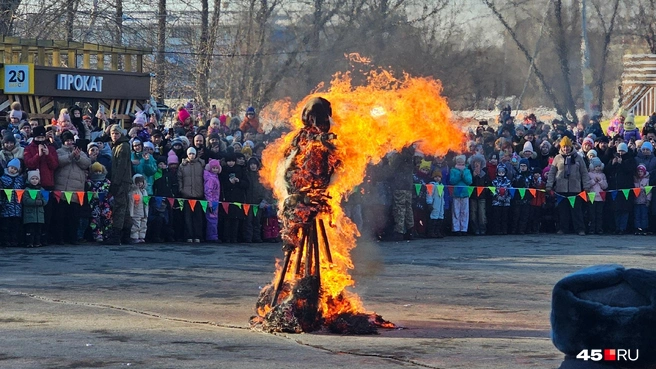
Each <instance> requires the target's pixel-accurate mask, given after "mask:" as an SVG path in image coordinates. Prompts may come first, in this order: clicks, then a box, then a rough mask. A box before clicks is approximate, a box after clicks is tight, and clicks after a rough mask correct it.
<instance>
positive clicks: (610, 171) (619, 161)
mask: <svg viewBox="0 0 656 369" xmlns="http://www.w3.org/2000/svg"><path fill="white" fill-rule="evenodd" d="M628 151H629V148H628V146H627V144H626V143H624V142H622V143H620V144H619V145H617V152H616V153H615V154H614V156H613V159H612V160H611V161H610V162H609V163H608V164H606V168H605V170H604V172H605V173H606V175H607V179H608V190H609V191H610V190H616V191H620V190H623V189H629V188H633V187H634V182H633V175H632V174H635V173H636V167H637V166H638V163H637V162H636V159H635V158H634V157H633V154H631V153H629V152H628ZM628 173H630V174H628ZM632 202H633V199H631V200H627V199H626V198H625V197H624V196H617V197H615V198H614V199H613V202H612V204H613V214H614V216H615V232H616V234H623V233H625V232H626V230H627V226H628V221H629V212H630V211H631V208H632V204H631V203H632Z"/></svg>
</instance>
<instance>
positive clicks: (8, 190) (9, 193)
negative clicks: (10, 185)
mask: <svg viewBox="0 0 656 369" xmlns="http://www.w3.org/2000/svg"><path fill="white" fill-rule="evenodd" d="M11 191H13V190H12V189H5V195H7V201H11Z"/></svg>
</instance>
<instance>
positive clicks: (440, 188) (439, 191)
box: [437, 184, 444, 196]
mask: <svg viewBox="0 0 656 369" xmlns="http://www.w3.org/2000/svg"><path fill="white" fill-rule="evenodd" d="M437 194H438V195H440V196H443V195H444V185H443V184H438V185H437Z"/></svg>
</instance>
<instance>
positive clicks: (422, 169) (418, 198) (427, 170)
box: [412, 159, 431, 237]
mask: <svg viewBox="0 0 656 369" xmlns="http://www.w3.org/2000/svg"><path fill="white" fill-rule="evenodd" d="M430 174H431V162H430V161H426V160H423V159H422V160H421V162H420V163H419V168H418V169H417V170H416V171H415V172H414V174H413V175H412V183H413V185H415V186H416V185H419V194H417V192H416V191H414V189H413V192H412V212H413V215H414V220H415V226H414V231H415V232H416V233H417V234H419V235H420V236H421V237H424V236H426V235H427V233H428V232H427V230H426V229H425V228H426V227H425V225H426V223H427V218H428V215H429V214H427V211H426V196H427V193H426V184H428V183H430V181H431V177H430Z"/></svg>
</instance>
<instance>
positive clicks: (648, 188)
mask: <svg viewBox="0 0 656 369" xmlns="http://www.w3.org/2000/svg"><path fill="white" fill-rule="evenodd" d="M652 187H654V186H645V195H649V193H650V192H651V188H652Z"/></svg>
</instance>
